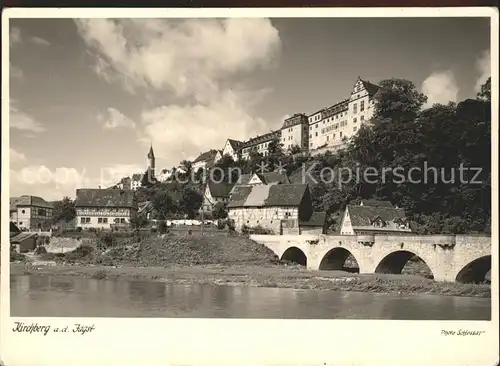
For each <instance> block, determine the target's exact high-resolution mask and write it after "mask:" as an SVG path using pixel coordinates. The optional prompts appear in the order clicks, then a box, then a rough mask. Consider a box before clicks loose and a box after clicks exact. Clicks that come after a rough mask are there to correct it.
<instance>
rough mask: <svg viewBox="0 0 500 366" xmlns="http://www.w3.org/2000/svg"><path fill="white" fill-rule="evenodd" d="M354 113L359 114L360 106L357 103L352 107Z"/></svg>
mask: <svg viewBox="0 0 500 366" xmlns="http://www.w3.org/2000/svg"><path fill="white" fill-rule="evenodd" d="M352 113H354V114H356V113H358V104H357V103H354V105H353V106H352Z"/></svg>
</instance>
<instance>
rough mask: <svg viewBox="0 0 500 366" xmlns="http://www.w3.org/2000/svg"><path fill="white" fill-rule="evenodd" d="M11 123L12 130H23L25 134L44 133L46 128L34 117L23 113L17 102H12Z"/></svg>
mask: <svg viewBox="0 0 500 366" xmlns="http://www.w3.org/2000/svg"><path fill="white" fill-rule="evenodd" d="M9 123H10V128H11V129H16V130H21V131H24V132H34V133H38V132H43V131H45V127H43V125H42V124H41V123H40V122H38V121H37V120H36V119H35V118H34V117H33V116H32V115H30V114H28V113H25V112H23V111H21V110H20V109H19V108H18V107H17V106H16V105H15V101H13V100H11V101H10V114H9Z"/></svg>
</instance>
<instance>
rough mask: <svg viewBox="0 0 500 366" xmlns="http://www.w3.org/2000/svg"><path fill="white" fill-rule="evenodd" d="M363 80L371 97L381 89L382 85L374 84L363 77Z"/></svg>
mask: <svg viewBox="0 0 500 366" xmlns="http://www.w3.org/2000/svg"><path fill="white" fill-rule="evenodd" d="M361 82H362V83H363V86H364V87H365V89H366V91H367V92H368V95H369V96H370V97H372V96H374V95H375V93H377V92H378V91H379V89H380V86H378V85H375V84H372V83H370V82H369V81H366V80H363V79H361Z"/></svg>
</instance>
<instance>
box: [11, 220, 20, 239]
mask: <svg viewBox="0 0 500 366" xmlns="http://www.w3.org/2000/svg"><path fill="white" fill-rule="evenodd" d="M9 231H10V236H14V235H17V234H19V233H20V232H21V230H20V229H19V228H18V227H17V225H16V224H14V223H13V222H12V221H11V222H10V227H9Z"/></svg>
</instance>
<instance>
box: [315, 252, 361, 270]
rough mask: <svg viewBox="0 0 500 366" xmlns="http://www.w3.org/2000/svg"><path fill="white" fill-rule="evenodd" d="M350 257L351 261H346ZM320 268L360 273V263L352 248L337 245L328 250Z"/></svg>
mask: <svg viewBox="0 0 500 366" xmlns="http://www.w3.org/2000/svg"><path fill="white" fill-rule="evenodd" d="M348 259H349V262H351V263H346V262H348ZM319 269H320V270H338V271H347V272H353V273H358V272H359V263H358V260H357V259H356V257H355V256H354V255H353V253H352V252H351V251H350V250H348V249H346V248H342V247H336V248H332V249H330V250H329V251H328V252H326V254H325V255H324V256H323V258H322V259H321V262H320V264H319Z"/></svg>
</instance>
